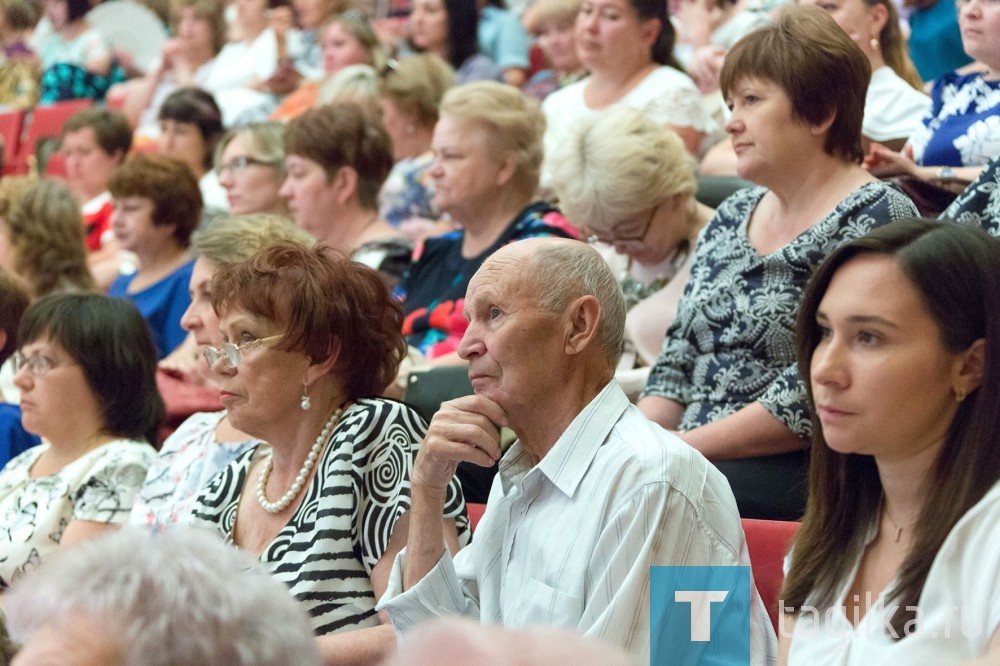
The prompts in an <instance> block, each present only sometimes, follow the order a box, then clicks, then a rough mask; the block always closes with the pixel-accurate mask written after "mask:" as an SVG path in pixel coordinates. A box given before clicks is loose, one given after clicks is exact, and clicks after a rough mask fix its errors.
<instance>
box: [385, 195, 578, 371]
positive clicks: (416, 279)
mask: <svg viewBox="0 0 1000 666" xmlns="http://www.w3.org/2000/svg"><path fill="white" fill-rule="evenodd" d="M535 236H561V237H562V238H579V236H580V232H579V230H578V229H577V228H576V227H574V226H573V225H572V224H570V223H569V221H568V220H567V219H566V218H565V217H563V215H562V213H560V212H559V211H558V210H556V209H555V208H553V207H552V206H550V205H549V204H547V203H544V202H537V203H533V204H531V205H530V206H528V207H527V208H525V209H524V210H522V211H521V212H520V213H518V214H517V217H515V218H514V219H513V220H512V221H511V223H510V225H509V226H508V227H507V229H506V230H504V232H503V233H502V234H500V237H499V238H498V239H497V241H496V242H495V243H494V244H493V245H492V246H490V247H489V248H487V249H486V250H485V251H484V252H483V253H482V254H480V255H479V256H477V257H473V258H472V259H466V258H464V257H463V256H462V232H461V231H452V232H449V233H447V234H444V235H442V236H438V237H436V238H430V239H428V240H427V242H426V243H424V245H423V247H422V248H417V250H416V251H415V252H414V253H413V266H412V267H411V268H410V270H409V272H407V274H406V277H404V278H403V281H402V282H401V283H400V284H399V286H397V287H396V289H395V290H394V292H393V293H394V295H395V296H396V297H397V298H398V299H399V300H401V301H403V311H404V312H405V313H406V319H405V320H404V321H403V334H404V335H405V336H406V339H407V342H409V344H410V345H412V346H414V347H416V348H417V349H419V350H420V351H421V352H422V353H423V354H424V356H426V357H427V358H435V357H437V356H442V355H444V354H448V353H450V352H453V351H455V350H456V349H458V343H459V342H460V341H461V340H462V335H463V334H464V333H465V329H466V326H467V323H466V321H465V318H464V317H463V316H462V311H463V307H464V305H465V290H466V289H467V288H468V286H469V281H470V280H471V279H472V276H473V275H474V274H475V272H476V271H477V270H479V267H480V266H482V265H483V262H484V261H486V259H487V258H488V257H489V256H490V255H491V254H493V253H494V252H496V251H497V250H499V249H500V248H501V247H503V246H504V245H507V244H508V243H513V242H514V241H519V240H523V239H525V238H532V237H535Z"/></svg>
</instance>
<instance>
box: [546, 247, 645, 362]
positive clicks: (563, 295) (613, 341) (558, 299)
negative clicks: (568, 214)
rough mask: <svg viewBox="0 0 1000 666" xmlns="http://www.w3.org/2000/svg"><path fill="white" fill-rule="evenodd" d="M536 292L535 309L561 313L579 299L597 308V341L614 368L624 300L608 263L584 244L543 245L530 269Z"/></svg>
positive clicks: (621, 339)
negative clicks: (592, 299)
mask: <svg viewBox="0 0 1000 666" xmlns="http://www.w3.org/2000/svg"><path fill="white" fill-rule="evenodd" d="M530 276H531V280H532V282H533V283H534V284H536V285H544V286H542V287H540V288H539V289H538V307H539V308H541V309H542V310H546V311H548V312H563V311H564V310H565V309H566V307H567V306H568V305H569V304H570V303H572V302H573V301H574V300H576V299H577V298H580V297H581V296H594V297H596V298H597V300H598V302H599V303H600V304H601V320H600V323H599V324H598V328H597V338H598V341H599V342H600V345H601V349H603V350H604V354H605V356H606V357H607V359H608V363H609V364H610V366H611V367H612V368H614V367H615V366H616V365H618V359H619V358H621V355H622V348H623V345H624V339H625V313H626V307H625V297H624V296H623V295H622V288H621V286H620V285H619V284H618V280H616V279H615V275H614V273H613V272H612V271H611V267H610V266H608V262H607V261H605V260H604V258H603V257H602V256H601V255H600V254H598V252H597V251H596V250H594V248H592V247H590V246H589V245H587V244H586V243H583V242H579V241H574V242H566V243H551V244H550V243H546V244H544V245H543V246H541V247H540V248H539V249H538V250H536V252H535V254H534V255H533V257H532V262H531V265H530Z"/></svg>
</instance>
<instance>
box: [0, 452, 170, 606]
mask: <svg viewBox="0 0 1000 666" xmlns="http://www.w3.org/2000/svg"><path fill="white" fill-rule="evenodd" d="M48 447H49V445H48V444H40V445H38V446H35V447H33V448H30V449H28V450H27V451H25V452H24V453H22V454H21V455H19V456H18V457H16V458H14V459H13V460H11V461H10V462H9V463H8V464H7V466H6V467H4V469H3V471H2V472H0V590H4V589H6V588H7V587H8V586H9V585H11V584H12V583H14V582H15V581H17V579H18V578H20V577H21V576H22V575H24V574H25V573H27V572H29V571H31V570H32V569H34V568H36V567H37V566H38V565H39V564H40V563H41V562H42V561H44V560H45V558H46V557H48V556H49V555H51V554H52V553H54V552H55V551H56V550H57V549H58V548H59V542H60V541H61V540H62V535H63V531H64V530H65V529H66V526H67V525H68V524H69V523H70V522H71V521H74V520H87V521H91V522H96V523H109V524H116V525H120V524H123V523H125V522H126V521H128V516H129V512H130V511H131V510H132V502H133V501H134V500H135V495H136V493H137V492H138V490H139V487H140V486H141V485H142V480H143V479H144V478H145V477H146V470H147V469H148V468H149V465H150V463H151V462H152V460H153V457H154V456H155V455H156V451H155V450H154V449H153V447H152V446H150V445H149V444H148V443H146V442H145V441H139V440H132V439H118V440H114V441H112V442H108V443H107V444H103V445H101V446H99V447H97V448H95V449H94V450H93V451H89V452H87V453H86V454H84V455H82V456H80V457H79V458H77V459H76V460H74V461H73V462H71V463H70V464H68V465H66V466H65V467H63V468H62V469H61V470H59V471H58V472H56V473H55V474H52V475H50V476H44V477H40V478H37V479H34V478H31V475H30V472H31V467H32V466H33V465H34V464H35V461H37V460H38V457H39V456H41V455H42V453H44V452H45V451H46V450H47V449H48Z"/></svg>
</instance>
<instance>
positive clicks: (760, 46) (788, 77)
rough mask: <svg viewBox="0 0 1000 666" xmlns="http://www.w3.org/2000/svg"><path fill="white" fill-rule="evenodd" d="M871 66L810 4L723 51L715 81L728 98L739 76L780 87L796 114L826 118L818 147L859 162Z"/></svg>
mask: <svg viewBox="0 0 1000 666" xmlns="http://www.w3.org/2000/svg"><path fill="white" fill-rule="evenodd" d="M871 75H872V72H871V65H870V64H869V63H868V58H867V57H866V56H865V54H864V53H862V52H861V49H860V48H859V47H858V45H857V44H855V43H854V41H853V40H852V39H851V38H850V37H848V36H847V33H846V32H844V31H843V30H842V29H841V28H840V26H838V25H837V22H836V21H834V20H833V17H831V16H830V15H829V14H828V13H827V12H825V11H824V10H822V9H820V8H819V7H815V6H790V7H786V8H785V9H783V10H782V12H781V14H780V16H779V17H778V20H777V21H776V22H775V23H774V24H773V25H769V26H766V27H763V28H759V29H757V30H754V31H753V32H751V33H750V34H749V35H747V36H746V37H744V38H743V39H741V40H740V41H739V42H737V43H736V45H735V46H733V48H732V49H730V50H729V53H728V54H726V60H725V62H724V63H723V65H722V72H721V73H720V74H719V86H720V88H721V89H722V92H723V94H724V95H725V96H726V97H729V96H730V95H732V93H733V89H734V88H735V87H736V85H737V84H739V83H740V82H741V81H742V80H744V79H762V80H765V81H772V82H774V83H775V84H777V85H779V86H781V87H782V88H783V89H784V91H785V93H786V94H787V95H788V97H789V99H790V100H791V102H792V111H793V113H794V114H795V117H797V118H799V119H800V120H803V121H805V122H807V123H809V124H810V125H820V124H822V123H824V122H826V121H827V120H829V119H830V118H831V117H832V118H833V123H832V124H831V125H830V129H829V130H828V131H827V134H826V139H825V141H824V144H823V150H824V151H826V153H827V154H829V155H833V156H836V157H839V158H841V159H843V160H846V161H848V162H860V161H861V158H862V157H863V156H864V152H863V151H862V150H861V123H862V120H863V119H864V113H865V96H866V95H867V94H868V84H869V82H870V81H871Z"/></svg>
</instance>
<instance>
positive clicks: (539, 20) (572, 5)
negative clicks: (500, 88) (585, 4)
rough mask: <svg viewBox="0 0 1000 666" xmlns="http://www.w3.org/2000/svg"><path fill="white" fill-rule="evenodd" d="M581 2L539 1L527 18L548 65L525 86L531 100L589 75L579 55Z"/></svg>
mask: <svg viewBox="0 0 1000 666" xmlns="http://www.w3.org/2000/svg"><path fill="white" fill-rule="evenodd" d="M580 4H581V0H535V2H533V3H532V4H531V7H529V8H528V10H527V14H526V16H525V18H524V23H525V26H526V27H527V28H528V32H530V33H531V34H533V35H535V38H536V39H537V40H538V47H539V48H540V49H541V50H542V53H543V54H544V55H545V62H546V64H547V65H548V66H547V67H546V68H545V69H542V70H540V71H538V72H535V73H534V74H533V75H532V76H531V78H530V79H528V80H527V81H525V83H524V85H523V86H521V90H523V91H524V93H525V94H526V95H528V96H529V97H534V98H535V99H537V100H542V99H545V98H546V97H548V96H549V95H550V94H552V93H553V92H555V91H556V90H559V89H560V88H563V87H565V86H568V85H569V84H571V83H575V82H577V81H579V80H580V79H582V78H583V77H584V76H586V75H587V70H586V68H584V66H583V63H581V62H580V56H579V55H578V54H577V52H576V36H575V35H574V30H575V27H574V26H575V24H576V17H577V15H578V14H579V13H580Z"/></svg>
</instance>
